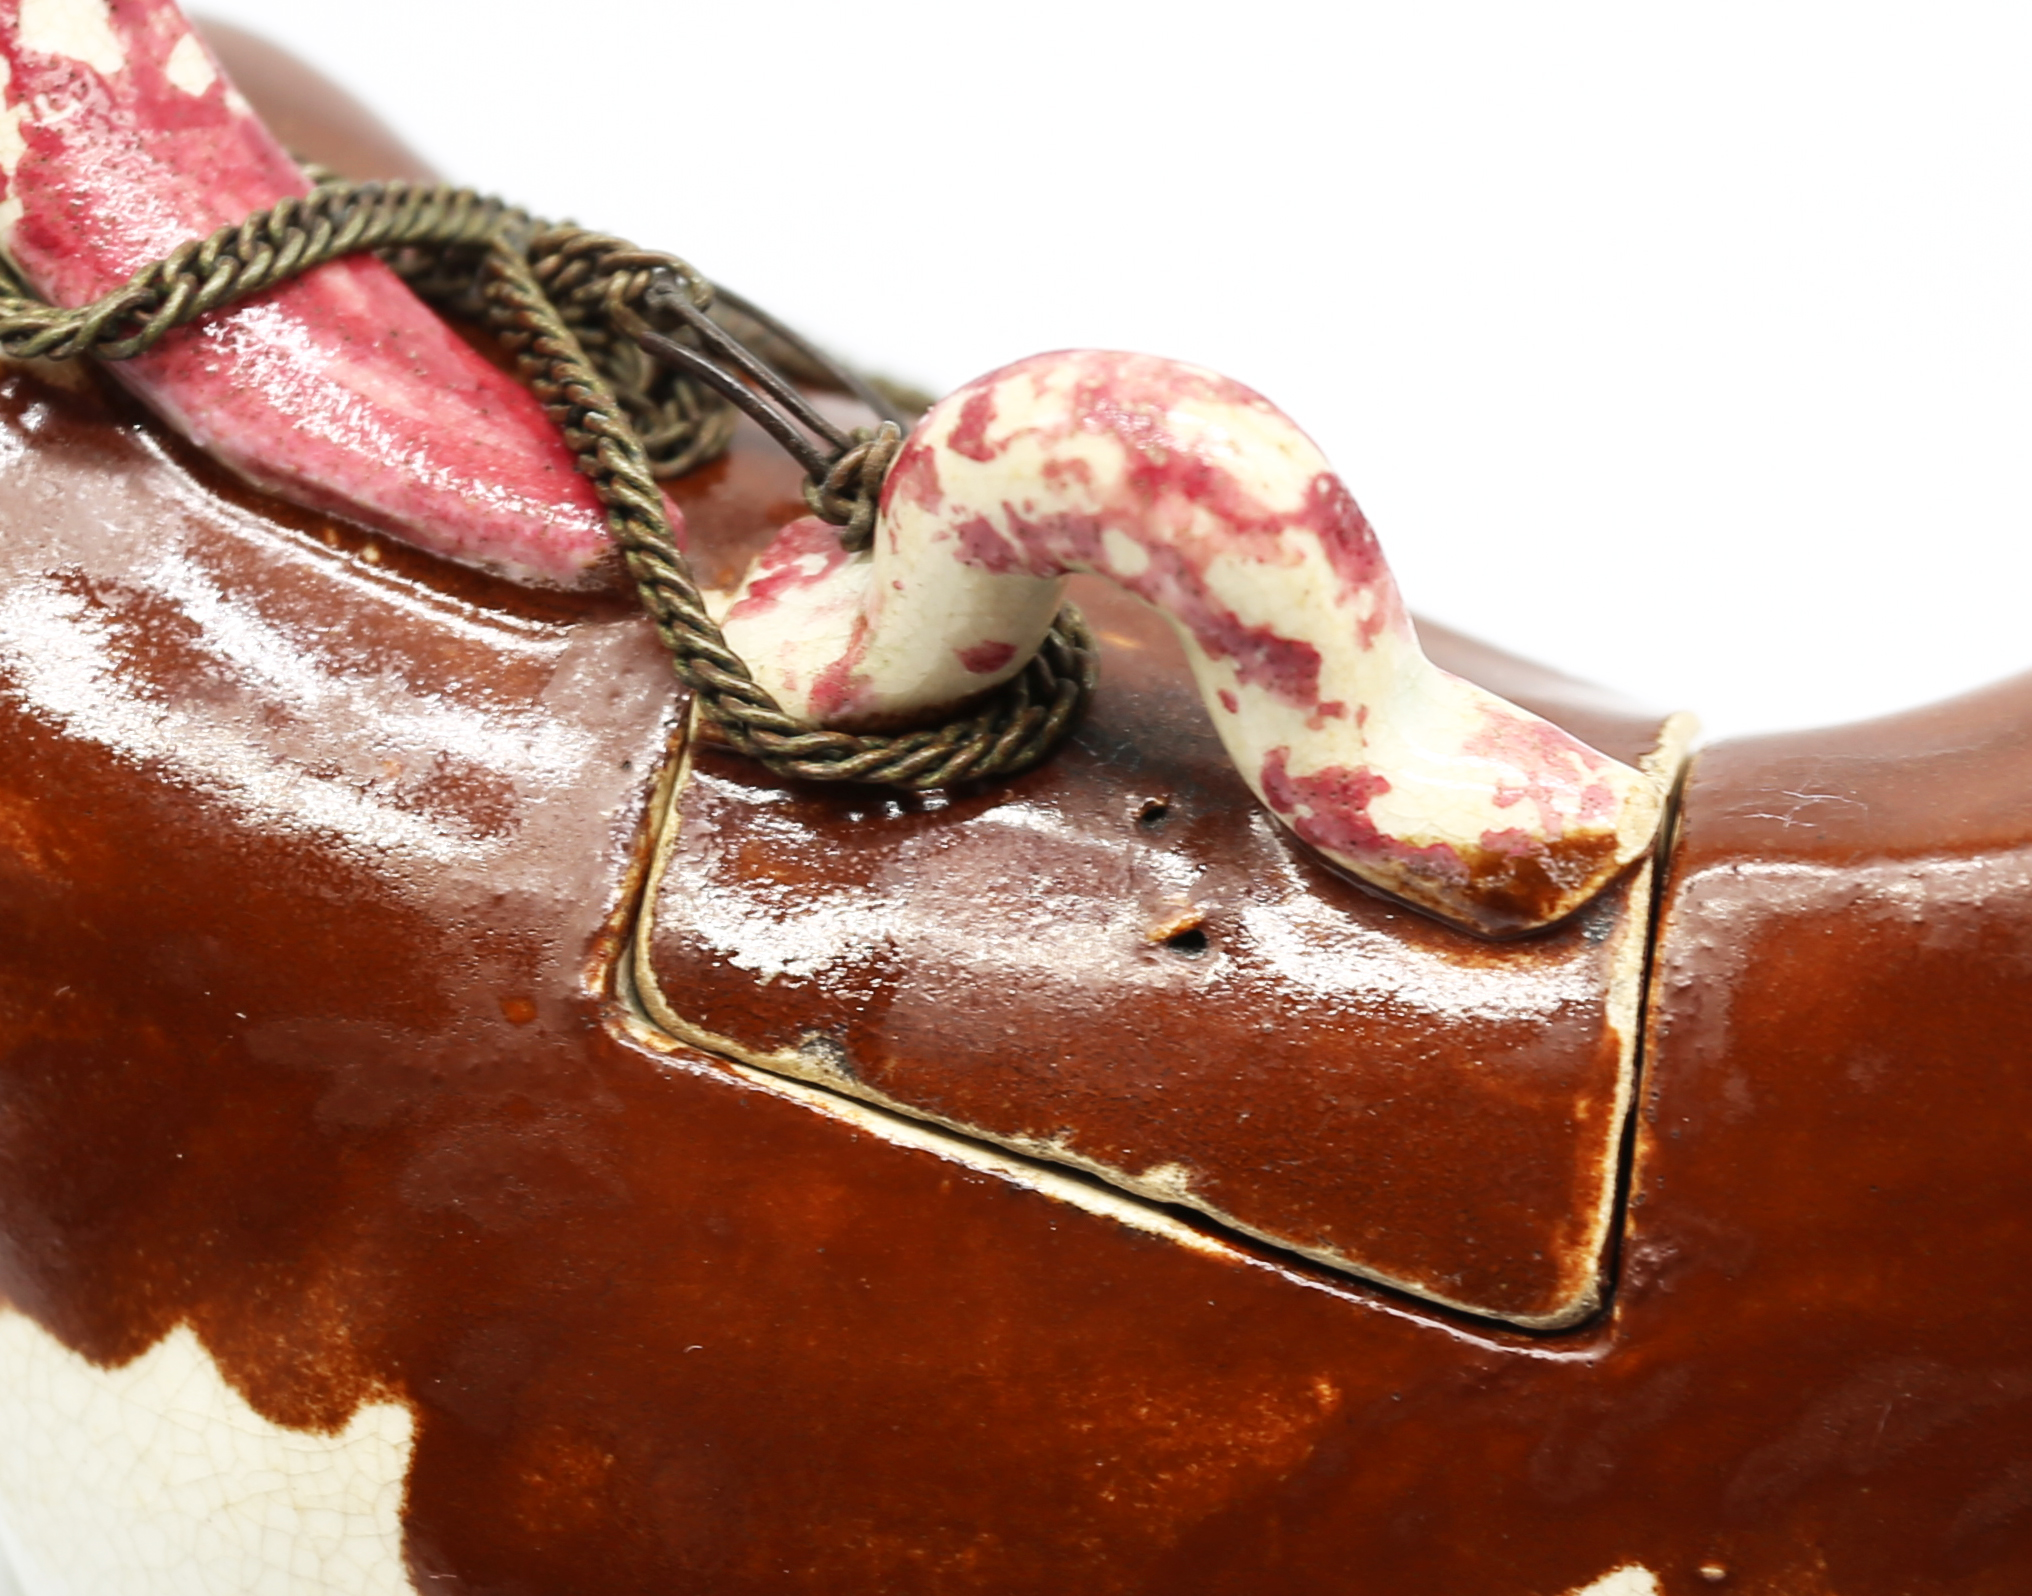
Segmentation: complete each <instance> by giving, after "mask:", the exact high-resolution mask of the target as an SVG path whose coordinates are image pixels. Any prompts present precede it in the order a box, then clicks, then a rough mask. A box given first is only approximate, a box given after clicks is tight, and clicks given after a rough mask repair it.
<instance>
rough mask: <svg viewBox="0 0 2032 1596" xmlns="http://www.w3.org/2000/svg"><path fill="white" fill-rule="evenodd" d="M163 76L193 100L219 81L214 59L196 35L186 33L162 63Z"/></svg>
mask: <svg viewBox="0 0 2032 1596" xmlns="http://www.w3.org/2000/svg"><path fill="white" fill-rule="evenodd" d="M162 75H163V76H164V77H166V78H168V79H169V81H170V82H172V83H174V84H175V85H176V86H177V87H178V88H180V89H182V90H183V92H184V93H186V94H188V95H190V96H192V97H193V98H196V97H197V96H199V95H201V94H203V93H204V92H205V90H207V89H209V88H210V87H211V86H212V85H213V84H214V83H216V82H218V80H219V74H218V73H217V72H216V71H214V70H213V67H212V58H211V57H210V56H209V55H207V54H206V53H205V47H204V46H203V45H202V44H200V43H199V42H198V36H197V35H196V34H195V33H186V34H185V35H184V36H183V37H182V38H181V39H178V40H177V41H176V48H175V49H174V50H172V51H170V52H169V59H168V60H167V61H165V62H163V63H162Z"/></svg>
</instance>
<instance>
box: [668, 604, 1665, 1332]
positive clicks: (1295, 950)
mask: <svg viewBox="0 0 2032 1596" xmlns="http://www.w3.org/2000/svg"><path fill="white" fill-rule="evenodd" d="M1079 599H1080V602H1081V604H1082V605H1083V606H1084V607H1085V608H1086V610H1087V614H1088V617H1089V619H1090V620H1091V621H1092V622H1093V623H1094V625H1095V629H1096V631H1097V632H1098V633H1099V634H1100V635H1101V638H1102V646H1103V650H1104V653H1103V665H1102V686H1101V690H1100V692H1099V694H1098V695H1097V697H1096V699H1095V702H1094V704H1093V706H1092V708H1091V710H1090V711H1089V713H1088V715H1087V717H1086V719H1085V720H1084V721H1083V723H1082V724H1081V726H1080V727H1079V728H1078V730H1077V731H1076V733H1075V735H1074V737H1073V738H1072V740H1071V741H1070V743H1069V744H1068V745H1067V746H1065V747H1063V748H1062V749H1061V750H1060V751H1059V752H1058V753H1057V754H1056V755H1055V756H1054V757H1052V758H1051V759H1050V760H1048V761H1047V762H1046V763H1045V764H1044V765H1043V766H1042V767H1040V768H1039V769H1037V770H1034V771H1031V772H1029V773H1027V774H1025V775H1024V776H1021V777H1019V778H1017V779H1016V780H1013V781H1010V782H1006V783H1001V784H996V785H991V786H987V787H984V788H982V789H979V790H971V791H961V792H956V793H954V794H951V795H946V794H932V795H926V796H922V797H914V796H908V795H899V794H896V793H893V792H888V791H883V790H877V789H871V788H852V789H843V788H836V787H824V786H820V785H816V784H796V783H787V782H782V781H779V780H777V779H776V778H774V777H772V776H770V775H768V774H767V773H766V772H764V771H762V770H761V769H760V768H759V767H756V766H753V765H751V764H749V763H747V762H746V761H744V760H741V759H739V758H737V757H735V756H733V755H731V754H728V753H725V752H722V751H719V750H716V749H712V748H709V747H699V746H695V747H694V750H693V753H692V756H691V758H690V759H689V761H688V763H687V765H686V767H685V769H684V770H683V772H682V774H681V775H680V777H679V781H678V786H677V790H676V792H675V795H674V798H673V801H672V806H671V811H670V815H669V818H668V821H667V823H666V826H665V830H664V835H663V842H662V847H661V850H660V854H659V858H658V864H657V869H656V873H655V876H654V879H653V880H652V882H651V884H650V896H649V901H648V910H647V917H646V920H645V925H644V929H643V934H642V937H641V940H640V942H639V944H638V970H637V974H638V982H639V986H640V988H641V992H642V996H643V999H644V1001H645V1004H646V1005H647V1007H648V1008H649V1010H650V1012H651V1013H652V1015H654V1017H655V1018H656V1019H657V1020H658V1021H659V1022H660V1023H661V1024H663V1025H664V1026H665V1027H667V1028H668V1029H669V1030H671V1031H672V1032H674V1033H675V1034H677V1035H679V1036H681V1037H683V1038H684V1039H685V1040H687V1041H690V1042H692V1043H694V1044H696V1045H699V1046H703V1047H705V1048H707V1049H709V1050H712V1051H715V1052H718V1053H721V1054H723V1055H725V1056H728V1057H731V1058H734V1059H737V1060H740V1061H742V1062H744V1063H748V1064H751V1065H758V1066H760V1067H763V1068H766V1069H771V1070H777V1071H781V1072H783V1073H785V1074H789V1075H794V1076H797V1077H800V1078H802V1079H804V1080H807V1081H813V1082H817V1083H819V1084H822V1085H824V1086H827V1087H830V1088H832V1089H834V1090H837V1091H839V1092H843V1093H847V1094H851V1095H852V1096H854V1097H858V1098H862V1099H865V1100H868V1101H872V1102H875V1103H879V1104H881V1105H883V1106H885V1107H887V1108H889V1109H892V1110H894V1111H896V1112H899V1113H902V1114H906V1115H910V1116H913V1117H915V1118H919V1119H924V1120H929V1121H932V1122H935V1123H937V1124H939V1125H943V1126H946V1127H949V1128H950V1129H952V1130H954V1131H957V1132H959V1133H961V1134H963V1135H966V1136H970V1137H976V1138H979V1139H981V1140H984V1141H988V1142H993V1143H996V1144H998V1145H1000V1146H1003V1147H1007V1148H1012V1149H1014V1150H1016V1151H1018V1152H1021V1153H1025V1154H1028V1155H1030V1156H1031V1157H1034V1158H1037V1159H1041V1160H1047V1161H1049V1162H1051V1163H1054V1164H1058V1165H1068V1166H1071V1167H1073V1168H1076V1169H1080V1170H1083V1171H1086V1172H1087V1173H1088V1174H1090V1175H1092V1176H1094V1177H1096V1178H1098V1179H1101V1180H1104V1181H1107V1182H1109V1183H1111V1184H1112V1185H1115V1186H1117V1187H1120V1188H1123V1189H1125V1190H1127V1191H1130V1192H1132V1193H1135V1194H1137V1195H1138V1196H1140V1197H1143V1198H1145V1199H1147V1200H1149V1201H1151V1202H1153V1203H1160V1204H1167V1205H1178V1206H1182V1207H1184V1208H1187V1209H1191V1210H1196V1211H1197V1212H1198V1213H1200V1214H1202V1215H1204V1216H1206V1217H1207V1218H1208V1219H1211V1220H1213V1221H1216V1222H1218V1223H1219V1224H1220V1225H1222V1226H1225V1227H1227V1228H1229V1229H1230V1230H1233V1231H1237V1232H1241V1233H1243V1234H1246V1235H1248V1236H1251V1237H1254V1238H1256V1239H1258V1240H1259V1241H1262V1242H1266V1243H1269V1244H1270V1245H1272V1246H1274V1247H1276V1248H1279V1249H1282V1250H1284V1251H1287V1252H1289V1253H1294V1254H1298V1255H1302V1256H1303V1257H1304V1258H1306V1259H1309V1260H1312V1261H1313V1262H1315V1263H1318V1264H1323V1265H1326V1266H1328V1267H1330V1268H1333V1269H1337V1270H1344V1271H1348V1272H1351V1273H1354V1274H1358V1275H1362V1276H1366V1277H1368V1278H1370V1279H1372V1280H1376V1281H1379V1282H1382V1283H1384V1284H1387V1285H1390V1286H1393V1287H1397V1288H1399V1289H1402V1290H1404V1291H1408V1292H1412V1293H1415V1294H1417V1295H1419V1296H1421V1297H1425V1298H1428V1299H1431V1300H1433V1301H1435V1302H1440V1303H1444V1304H1447V1305H1449V1306H1452V1307H1456V1308H1460V1309H1464V1310H1466V1311H1468V1312H1471V1313H1476V1314H1481V1315H1487V1316H1490V1317H1493V1318H1498V1319H1503V1320H1507V1321H1510V1322H1512V1323H1515V1324H1519V1325H1524V1326H1530V1327H1540V1328H1550V1327H1557V1326H1560V1325H1565V1324H1570V1323H1572V1322H1574V1321H1575V1320H1577V1319H1580V1318H1582V1317H1584V1316H1585V1315H1586V1314H1587V1313H1588V1312H1589V1311H1590V1310H1591V1309H1592V1308H1593V1307H1594V1306H1595V1305H1596V1303H1597V1302H1598V1301H1599V1297H1600V1288H1599V1277H1600V1271H1601V1261H1602V1257H1603V1253H1604V1249H1605V1244H1606V1241H1607V1237H1608V1228H1609V1224H1610V1221H1611V1219H1612V1215H1613V1208H1614V1194H1615V1188H1616V1176H1617V1161H1618V1157H1619V1148H1620V1146H1621V1142H1622V1129H1623V1123H1624V1119H1625V1116H1626V1114H1627V1110H1628V1103H1629V1097H1630V1088H1631V1070H1632V1058H1633V1052H1634V1041H1635V1033H1636V1014H1637V992H1638V982H1639V979H1640V975H1641V967H1642V950H1643V939H1644V935H1645V928H1646V921H1647V917H1648V912H1649V901H1650V875H1649V867H1648V865H1643V866H1639V867H1638V868H1637V869H1635V870H1633V871H1632V872H1630V873H1629V874H1627V875H1626V876H1625V877H1623V878H1622V879H1621V880H1620V881H1619V882H1617V883H1616V884H1615V885H1614V886H1613V887H1612V888H1611V889H1610V890H1609V891H1608V892H1607V893H1606V894H1605V895H1603V896H1602V897H1601V898H1599V899H1598V900H1597V901H1596V902H1595V903H1594V904H1592V905H1591V906H1590V907H1589V908H1587V909H1586V910H1584V911H1583V912H1582V913H1581V914H1580V915H1579V916H1577V917H1576V918H1574V919H1573V920H1571V921H1569V922H1567V923H1566V924H1565V925H1563V926H1560V927H1556V928H1555V929H1553V930H1552V931H1550V932H1548V933H1544V934H1540V935H1538V936H1534V937H1530V938H1527V939H1524V940H1521V941H1517V942H1507V943H1497V942H1487V941H1483V940H1480V939H1477V938H1475V937H1471V936H1468V935H1465V934H1463V933H1460V932H1457V931H1454V930H1451V929H1449V928H1448V927H1446V926H1443V925H1440V924H1438V923H1437V922H1435V921H1433V920H1431V919H1429V918H1427V917H1426V916H1424V915H1422V914H1420V913H1418V912H1416V911H1414V910H1410V909H1406V908H1403V907H1401V906H1399V905H1396V904H1394V903H1391V902H1388V901H1386V900H1384V899H1382V898H1380V897H1377V896H1375V895H1373V894H1371V893H1370V892H1368V891H1366V890H1364V889H1362V888H1360V887H1357V886H1355V885H1353V884H1351V883H1349V882H1347V881H1345V880H1343V879H1342V878H1340V877H1339V876H1337V875H1335V874H1333V873H1332V872H1331V871H1329V870H1327V869H1326V868H1324V867H1323V866H1321V865H1319V864H1317V863H1316V862H1314V860H1313V859H1312V858H1311V857H1310V856H1309V855H1308V854H1307V853H1306V851H1305V850H1304V849H1303V847H1302V846H1301V845H1299V844H1297V843H1295V842H1294V841H1293V840H1292V839H1291V838H1290V836H1289V835H1288V833H1286V832H1284V831H1283V830H1282V829H1281V828H1279V827H1278V826H1277V825H1276V824H1275V823H1274V822H1273V821H1272V820H1271V819H1270V817H1269V816H1268V815H1266V814H1265V813H1264V812H1263V811H1262V810H1261V808H1260V807H1259V806H1258V805H1257V804H1256V802H1255V801H1254V799H1253V798H1252V797H1251V795H1250V793H1249V791H1248V789H1247V788H1246V787H1245V786H1244V785H1243V784H1242V782H1241V780H1240V778H1239V777H1238V776H1236V775H1235V773H1234V771H1233V770H1232V768H1231V767H1230V766H1229V765H1228V763H1227V760H1226V756H1225V755H1224V754H1223V752H1222V750H1221V748H1220V745H1219V743H1218V742H1217V741H1216V739H1215V737H1214V734H1213V732H1212V730H1211V728H1210V727H1209V726H1208V725H1207V723H1206V717H1205V714H1204V712H1203V710H1202V709H1201V707H1200V705H1199V701H1198V698H1197V695H1196V694H1195V692H1194V690H1193V688H1192V686H1191V683H1190V681H1189V680H1188V678H1187V676H1186V673H1185V668H1184V664H1183V661H1182V659H1181V658H1180V656H1179V655H1178V653H1177V650H1176V646H1175V645H1174V644H1173V643H1172V641H1171V639H1170V636H1169V634H1168V632H1167V631H1166V630H1165V629H1164V627H1163V625H1162V623H1161V622H1159V621H1157V620H1156V619H1155V618H1154V617H1153V616H1151V615H1150V614H1149V613H1148V612H1147V611H1145V610H1143V609H1142V608H1141V607H1140V606H1139V605H1137V604H1135V603H1134V602H1133V601H1130V600H1126V599H1123V598H1119V597H1117V596H1115V595H1114V594H1113V593H1112V592H1110V591H1109V590H1107V589H1104V588H1100V587H1098V586H1096V587H1093V588H1090V589H1087V590H1085V591H1083V592H1081V593H1080V595H1079ZM1423 632H1424V635H1425V638H1426V644H1427V647H1428V650H1429V651H1430V652H1431V653H1432V655H1433V657H1434V658H1435V659H1436V660H1438V661H1439V662H1440V663H1441V664H1442V665H1445V666H1447V667H1448V668H1450V669H1454V670H1456V671H1458V672H1459V673H1460V674H1462V675H1466V676H1469V677H1471V678H1473V679H1475V680H1477V681H1480V682H1481V683H1482V684H1483V685H1485V686H1489V687H1492V688H1494V689H1495V690H1496V691H1499V692H1504V693H1506V694H1508V695H1509V696H1511V697H1513V698H1516V699H1518V700H1519V701H1520V702H1523V703H1525V704H1526V705H1527V706H1528V707H1529V708H1531V709H1533V710H1535V711H1537V712H1538V713H1540V714H1542V715H1545V716H1547V717H1548V718H1550V719H1552V720H1554V721H1556V722H1559V723H1560V724H1562V725H1565V726H1567V727H1568V728H1569V729H1570V730H1573V731H1575V732H1576V733H1578V734H1579V735H1581V736H1583V737H1585V738H1588V739H1589V740H1591V741H1592V742H1594V744H1595V745H1596V746H1597V747H1600V748H1602V749H1603V750H1604V751H1605V752H1608V753H1611V754H1613V755H1615V756H1616V757H1618V758H1621V759H1624V760H1626V761H1628V762H1630V763H1633V764H1643V765H1646V766H1648V767H1649V768H1651V769H1652V770H1653V771H1654V773H1657V772H1660V771H1663V772H1665V773H1667V774H1669V772H1670V769H1671V767H1672V765H1673V764H1674V763H1675V762H1676V760H1677V758H1678V753H1679V745H1680V743H1681V742H1683V737H1682V736H1681V735H1680V733H1681V732H1682V730H1683V728H1682V727H1681V726H1680V725H1679V724H1678V723H1676V722H1670V721H1661V720H1660V719H1659V718H1658V717H1656V716H1649V715H1643V714H1641V713H1636V712H1633V711H1630V710H1627V709H1625V708H1622V707H1620V706H1617V705H1615V704H1613V703H1611V702H1610V701H1609V700H1607V699H1606V698H1605V697H1604V696H1603V695H1599V694H1597V693H1595V692H1594V690H1592V689H1588V688H1584V687H1580V686H1578V685H1577V684H1574V683H1570V682H1567V681H1565V680H1564V679H1563V678H1559V677H1555V676H1552V675H1551V674H1549V673H1546V672H1542V671H1538V670H1536V669H1535V668H1534V667H1530V666H1525V665H1522V664H1521V663H1520V662H1518V661H1515V660H1511V659H1509V658H1508V657H1506V656H1501V655H1497V654H1495V653H1493V652H1492V651H1488V650H1481V649H1477V648H1476V647H1475V646H1474V645H1471V644H1465V643H1463V642H1461V641H1460V640H1458V639H1450V638H1449V637H1447V636H1446V635H1445V634H1443V633H1441V632H1439V631H1437V629H1434V628H1429V627H1428V628H1424V629H1423Z"/></svg>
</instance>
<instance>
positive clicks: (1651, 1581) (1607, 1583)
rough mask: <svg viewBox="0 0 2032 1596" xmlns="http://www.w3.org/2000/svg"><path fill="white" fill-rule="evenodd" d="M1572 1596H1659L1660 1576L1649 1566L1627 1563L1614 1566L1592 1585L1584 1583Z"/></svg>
mask: <svg viewBox="0 0 2032 1596" xmlns="http://www.w3.org/2000/svg"><path fill="white" fill-rule="evenodd" d="M1570 1596H1658V1576H1657V1575H1656V1574H1654V1573H1652V1572H1651V1570H1650V1569H1648V1568H1641V1567H1639V1566H1638V1565H1637V1564H1635V1563H1625V1564H1624V1565H1623V1566H1622V1567H1621V1568H1612V1569H1610V1570H1609V1571H1608V1573H1606V1574H1604V1575H1602V1577H1601V1578H1600V1579H1598V1580H1596V1581H1595V1582H1594V1583H1593V1584H1592V1585H1583V1586H1581V1587H1579V1588H1578V1589H1577V1590H1574V1591H1573V1592H1571V1593H1570Z"/></svg>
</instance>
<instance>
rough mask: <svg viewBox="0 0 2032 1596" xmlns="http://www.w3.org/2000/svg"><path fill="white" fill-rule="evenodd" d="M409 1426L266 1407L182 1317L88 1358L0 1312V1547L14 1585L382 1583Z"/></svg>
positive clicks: (336, 1586) (68, 1588)
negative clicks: (300, 1418) (331, 1422)
mask: <svg viewBox="0 0 2032 1596" xmlns="http://www.w3.org/2000/svg"><path fill="white" fill-rule="evenodd" d="M411 1427H412V1426H411V1420H410V1414H409V1411H408V1409H407V1408H405V1407H402V1406H400V1405H399V1404H396V1403H391V1402H370V1403H364V1404H362V1405H361V1406H360V1408H358V1409H357V1410H356V1411H355V1412H354V1413H353V1414H352V1415H351V1416H350V1417H349V1418H348V1419H347V1420H346V1422H345V1424H344V1425H343V1426H342V1427H340V1428H339V1429H338V1430H337V1431H336V1432H335V1433H332V1434H319V1433H317V1432H314V1431H306V1430H303V1429H300V1428H291V1427H286V1426H284V1425H280V1424H277V1423H275V1422H274V1421H273V1420H270V1419H266V1418H263V1417H262V1416H261V1415H260V1414H259V1413H256V1412H255V1411H254V1409H252V1408H251V1407H249V1406H248V1405H247V1401H246V1399H245V1398H244V1397H242V1396H241V1395H240V1394H239V1393H238V1392H236V1391H234V1390H233V1389H232V1388H231V1387H230V1386H228V1385H227V1384H226V1383H225V1381H224V1379H223V1378H222V1377H221V1376H220V1373H219V1368H218V1365H217V1364H216V1363H215V1362H213V1360H212V1358H211V1356H210V1355H209V1354H208V1353H207V1352H206V1351H205V1349H204V1348H203V1347H202V1346H201V1345H199V1343H198V1339H197V1337H196V1336H195V1335H194V1334H193V1333H192V1332H191V1331H190V1330H189V1329H188V1328H179V1329H176V1330H172V1331H171V1332H170V1333H169V1334H168V1335H166V1336H164V1337H163V1338H162V1339H161V1340H160V1341H158V1342H156V1343H155V1345H154V1346H152V1347H150V1348H149V1349H148V1350H147V1351H146V1352H144V1353H142V1354H141V1355H140V1356H139V1357H137V1358H135V1359H134V1360H133V1361H132V1362H130V1363H123V1364H119V1365H115V1366H113V1367H102V1366H100V1365H97V1364H94V1363H92V1362H90V1361H88V1360H87V1359H85V1358H81V1357H79V1356H78V1355H77V1354H76V1353H75V1352H72V1351H70V1350H69V1349H68V1348H66V1347H64V1346H63V1344H62V1343H61V1342H59V1341H57V1340H56V1339H55V1338H54V1337H53V1336H51V1335H49V1334H48V1333H47V1332H46V1331H44V1330H42V1329H40V1328H38V1327H37V1326H36V1325H35V1324H34V1323H33V1322H32V1321H30V1320H29V1319H27V1318H24V1317H23V1316H22V1315H20V1314H15V1313H7V1312H5V1311H0V1437H4V1438H5V1441H6V1443H7V1444H5V1445H0V1547H4V1550H5V1555H6V1560H7V1562H9V1563H10V1564H11V1565H12V1567H13V1570H14V1574H15V1577H16V1579H17V1581H18V1582H19V1585H20V1587H21V1592H22V1596H68V1593H70V1592H85V1591H95V1592H97V1591H103V1592H109V1593H113V1596H122V1593H125V1592H129V1591H144V1590H145V1591H150V1592H158V1593H160V1596H227V1593H244V1596H331V1593H333V1592H339V1591H343V1592H346V1593H347V1596H395V1593H398V1592H406V1591H411V1590H413V1589H414V1588H415V1587H414V1586H413V1585H412V1584H411V1583H410V1580H409V1574H408V1571H407V1570H406V1569H405V1568H404V1567H403V1562H402V1525H401V1519H400V1513H401V1506H402V1482H403V1478H404V1477H405V1476H406V1475H407V1473H408V1472H409V1452H410V1439H411ZM0 1578H4V1576H0ZM0 1590H4V1584H0Z"/></svg>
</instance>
